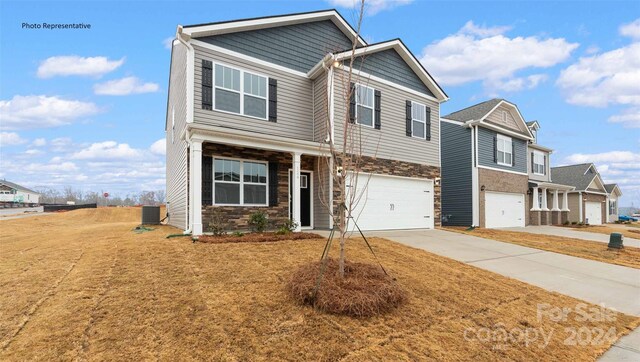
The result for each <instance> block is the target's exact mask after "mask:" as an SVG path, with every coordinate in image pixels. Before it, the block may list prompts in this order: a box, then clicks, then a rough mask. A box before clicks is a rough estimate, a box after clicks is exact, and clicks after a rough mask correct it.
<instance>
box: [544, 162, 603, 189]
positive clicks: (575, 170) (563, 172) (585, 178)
mask: <svg viewBox="0 0 640 362" xmlns="http://www.w3.org/2000/svg"><path fill="white" fill-rule="evenodd" d="M590 168H593V170H594V171H595V172H594V173H589V172H588V171H589V169H590ZM596 178H598V179H599V180H600V183H602V184H604V183H603V182H602V179H601V178H600V174H598V171H597V170H596V168H595V165H594V164H593V163H581V164H578V165H568V166H559V167H552V168H551V180H552V181H553V182H554V183H560V184H563V185H569V186H574V187H575V188H576V189H575V191H586V190H587V188H588V187H589V185H590V184H591V182H593V180H594V179H596Z"/></svg>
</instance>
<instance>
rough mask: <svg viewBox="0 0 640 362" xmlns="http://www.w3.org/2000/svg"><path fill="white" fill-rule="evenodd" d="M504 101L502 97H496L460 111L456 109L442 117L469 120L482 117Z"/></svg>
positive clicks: (462, 120) (461, 120)
mask: <svg viewBox="0 0 640 362" xmlns="http://www.w3.org/2000/svg"><path fill="white" fill-rule="evenodd" d="M501 101H503V99H501V98H494V99H490V100H488V101H485V102H482V103H478V104H476V105H474V106H471V107H467V108H465V109H461V110H459V111H455V112H453V113H450V114H447V115H446V116H444V117H442V118H446V119H451V120H454V121H460V122H467V121H472V120H476V119H480V118H482V117H484V116H485V115H486V114H487V113H489V111H491V110H492V109H493V108H494V107H495V106H497V105H498V103H500V102H501Z"/></svg>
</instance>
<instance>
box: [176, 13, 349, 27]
mask: <svg viewBox="0 0 640 362" xmlns="http://www.w3.org/2000/svg"><path fill="white" fill-rule="evenodd" d="M327 11H335V12H336V13H337V14H338V15H339V16H340V17H341V18H342V19H343V20H344V21H345V22H346V23H347V24H348V25H349V26H351V24H349V22H347V21H346V19H345V18H344V17H343V16H342V14H340V12H338V10H337V9H336V8H330V9H323V10H313V11H302V12H299V13H287V14H280V15H265V16H255V17H252V18H241V19H234V20H221V21H212V22H208V23H198V24H189V25H183V26H182V27H183V28H195V27H198V26H206V25H219V24H228V23H237V22H241V21H251V20H261V19H269V18H283V17H285V16H296V15H307V14H314V13H324V12H327ZM351 28H352V29H353V27H351ZM354 30H355V29H354Z"/></svg>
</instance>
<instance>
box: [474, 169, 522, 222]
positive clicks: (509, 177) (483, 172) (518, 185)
mask: <svg viewBox="0 0 640 362" xmlns="http://www.w3.org/2000/svg"><path fill="white" fill-rule="evenodd" d="M478 184H479V188H480V202H479V208H480V227H482V228H483V227H485V226H486V222H485V221H486V220H485V214H484V208H485V193H486V192H487V191H495V192H510V193H518V194H524V195H525V197H524V200H525V205H524V207H525V209H524V210H525V211H524V220H525V225H526V224H527V223H528V222H529V221H530V220H529V209H530V208H531V207H530V206H529V197H527V191H528V190H529V175H518V174H514V173H508V172H501V171H495V170H488V169H485V168H479V169H478ZM483 185H484V187H485V190H484V191H482V186H483Z"/></svg>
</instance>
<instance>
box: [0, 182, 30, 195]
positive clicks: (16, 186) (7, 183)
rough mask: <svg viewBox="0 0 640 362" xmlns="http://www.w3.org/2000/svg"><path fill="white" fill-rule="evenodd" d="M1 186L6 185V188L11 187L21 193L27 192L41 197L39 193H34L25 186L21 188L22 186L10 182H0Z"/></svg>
mask: <svg viewBox="0 0 640 362" xmlns="http://www.w3.org/2000/svg"><path fill="white" fill-rule="evenodd" d="M0 185H6V186H8V187H11V188H12V189H16V190H20V191H25V192H30V193H32V194H38V195H39V193H38V192H35V191H33V190H30V189H28V188H26V187H24V186H20V185H18V184H16V183H13V182H9V181H7V180H0Z"/></svg>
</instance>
